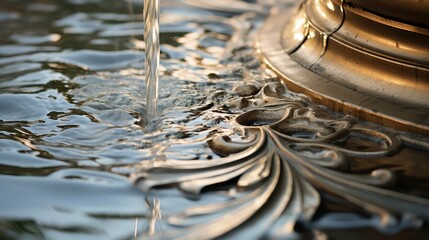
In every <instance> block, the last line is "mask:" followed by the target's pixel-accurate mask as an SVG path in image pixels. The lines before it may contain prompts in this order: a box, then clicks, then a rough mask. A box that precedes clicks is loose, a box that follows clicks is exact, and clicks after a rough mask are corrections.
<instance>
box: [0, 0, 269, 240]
mask: <svg viewBox="0 0 429 240" xmlns="http://www.w3.org/2000/svg"><path fill="white" fill-rule="evenodd" d="M132 4H133V5H132V6H133V7H132V9H134V11H135V12H134V13H132V14H130V12H129V9H130V7H129V6H128V1H117V0H102V1H101V0H65V1H54V0H47V1H46V0H44V1H42V0H38V1H32V2H31V3H28V1H24V0H5V1H2V3H1V4H0V21H1V24H2V26H3V27H2V28H0V33H1V34H2V36H3V37H2V38H1V39H0V178H1V180H0V191H1V197H0V219H1V220H0V239H23V238H27V239H76V238H80V239H129V238H130V237H132V236H134V234H135V233H136V232H137V233H138V234H139V235H140V234H142V233H143V232H146V233H150V232H152V231H154V230H156V231H159V230H160V228H161V229H162V226H160V225H159V223H157V224H155V225H154V219H156V214H154V213H155V212H156V206H157V204H156V200H155V199H147V198H146V194H145V193H143V192H142V191H141V190H140V189H138V188H136V187H134V186H133V184H132V183H131V182H130V181H129V179H128V176H129V174H130V173H132V172H134V167H135V166H136V165H138V164H140V162H142V161H147V160H150V159H159V160H162V159H166V158H174V159H181V160H192V159H218V158H219V156H218V155H216V154H214V153H213V151H212V150H211V149H210V148H209V145H208V143H207V141H208V140H209V139H211V138H212V137H213V136H214V135H216V134H230V133H232V132H233V130H232V128H231V127H230V120H231V119H232V118H233V117H234V116H235V115H234V111H239V110H238V109H237V110H233V109H226V108H225V107H223V106H224V105H225V104H226V103H228V102H230V101H232V102H231V104H232V103H234V101H233V100H234V99H236V94H235V93H232V92H231V89H233V87H234V86H235V85H236V84H238V83H242V82H246V83H247V84H254V85H255V86H257V87H258V88H260V86H262V85H263V84H264V82H267V81H273V79H272V75H271V73H269V72H265V71H263V70H260V69H259V68H258V67H259V61H258V60H257V59H255V58H254V55H253V54H254V53H253V48H252V39H251V38H249V40H248V41H245V40H244V39H246V38H245V37H240V36H241V35H237V31H236V28H237V27H241V26H245V27H247V29H250V30H251V31H253V30H254V29H255V28H254V25H255V26H256V25H257V23H258V22H260V21H261V15H255V16H253V17H250V18H249V17H240V14H237V13H234V12H232V13H231V12H229V11H211V10H207V9H206V10H204V9H198V8H193V7H191V6H189V5H185V4H184V3H183V1H170V0H169V1H163V2H161V4H162V6H161V10H162V13H161V15H160V19H161V21H160V22H161V25H160V39H159V40H160V49H161V54H160V66H159V73H160V78H159V84H160V85H161V86H163V87H162V88H161V89H159V96H160V98H159V102H158V104H159V108H158V117H159V118H160V122H161V123H160V124H159V125H158V126H157V129H156V130H155V131H151V132H148V130H147V129H146V128H145V127H143V126H146V125H147V124H148V122H149V117H148V116H147V115H146V111H145V109H147V106H146V101H145V100H144V97H145V96H144V94H143V93H144V91H145V89H146V86H142V83H143V82H144V81H145V72H144V71H143V70H142V69H143V67H144V64H145V57H144V52H143V50H144V47H145V46H144V41H143V40H144V39H143V38H142V36H141V29H143V18H142V13H141V10H140V9H142V8H143V6H142V1H133V3H132ZM252 22H255V23H252ZM239 34H244V33H239ZM246 34H247V33H246ZM232 38H234V39H237V40H240V41H235V40H234V41H231V39H232ZM243 40H244V41H243ZM236 48H241V50H240V51H238V52H239V53H241V54H238V55H237V56H236V57H235V59H226V56H228V55H230V53H231V51H232V50H234V49H236ZM252 55H253V56H252ZM142 89H143V91H142ZM163 194H164V193H163ZM168 196H169V197H168V198H169V200H168V201H170V202H172V203H175V204H176V203H180V204H181V206H182V207H186V206H189V205H192V204H193V201H191V200H187V199H183V197H182V196H181V194H180V193H179V192H175V191H173V192H170V193H168ZM216 199H219V196H214V197H213V198H212V199H208V200H207V201H214V200H216ZM166 203H167V202H166V201H161V204H160V206H161V207H165V206H168V204H166ZM170 208H171V207H170Z"/></svg>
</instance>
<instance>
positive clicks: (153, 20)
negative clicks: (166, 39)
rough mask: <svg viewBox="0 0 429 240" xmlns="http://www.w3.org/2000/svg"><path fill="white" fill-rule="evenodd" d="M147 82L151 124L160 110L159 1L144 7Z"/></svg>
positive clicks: (148, 118) (148, 117)
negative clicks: (158, 109)
mask: <svg viewBox="0 0 429 240" xmlns="http://www.w3.org/2000/svg"><path fill="white" fill-rule="evenodd" d="M143 18H144V36H143V37H144V40H145V43H146V47H145V53H146V60H145V81H146V115H147V121H148V122H150V121H151V120H152V119H153V118H155V117H156V115H157V108H158V79H159V76H158V66H159V0H145V1H144V7H143Z"/></svg>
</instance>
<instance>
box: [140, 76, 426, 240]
mask: <svg viewBox="0 0 429 240" xmlns="http://www.w3.org/2000/svg"><path fill="white" fill-rule="evenodd" d="M239 101H240V104H239V105H240V106H241V107H242V108H243V110H244V112H243V113H242V114H240V115H238V116H237V117H236V118H235V122H234V124H236V125H237V128H238V131H239V132H241V135H242V139H241V140H240V141H232V140H231V139H230V138H229V137H228V136H216V137H214V138H213V139H212V140H211V141H210V146H211V148H212V149H213V151H214V152H215V153H217V154H219V155H220V156H223V157H222V158H220V159H214V160H185V161H184V160H174V159H167V160H161V161H147V162H143V163H141V165H140V166H139V167H138V169H137V173H135V174H134V175H133V176H132V179H133V181H134V182H135V183H136V184H137V186H138V187H139V188H140V189H142V190H143V191H145V192H149V191H150V190H151V189H154V188H158V187H171V188H178V189H180V190H182V191H183V192H185V193H186V195H188V196H194V197H198V196H200V195H201V194H204V193H202V191H203V189H204V192H210V191H216V189H217V188H218V187H219V186H224V187H225V188H228V189H229V192H231V193H234V194H232V196H231V198H229V199H228V200H225V201H223V202H217V203H213V204H202V205H197V206H195V207H190V208H188V209H186V210H185V211H183V212H181V213H179V214H174V215H171V216H169V217H168V219H167V222H168V224H169V225H171V226H173V228H171V230H169V231H166V232H162V233H159V234H155V235H153V236H150V237H152V238H155V239H157V238H161V239H166V238H176V239H211V238H218V237H226V238H230V239H235V238H236V237H240V239H259V238H269V239H284V238H295V237H297V236H299V235H298V233H297V232H296V225H297V224H298V223H299V224H301V225H302V226H304V227H306V228H309V229H323V228H341V227H342V228H353V227H363V226H364V227H365V226H366V227H368V226H369V227H374V228H377V229H378V230H379V231H381V232H384V233H395V232H398V231H400V230H402V229H404V228H408V227H414V228H416V227H420V226H421V225H422V224H423V222H424V221H427V220H429V201H428V200H427V199H425V198H422V197H419V196H414V195H410V194H406V193H402V192H398V191H395V190H392V189H394V187H395V184H396V183H397V179H398V178H397V174H396V172H395V171H394V169H393V170H392V169H389V168H385V167H383V166H381V167H379V168H376V169H373V170H372V171H370V172H369V173H368V174H361V173H353V172H351V171H350V164H351V160H352V159H354V158H360V159H366V160H367V161H371V160H373V159H377V158H384V157H389V156H392V155H395V154H397V153H398V152H399V151H400V149H401V148H402V147H404V146H406V147H409V148H416V149H423V150H425V151H428V150H429V141H428V139H426V138H425V137H421V136H414V135H410V134H408V133H402V132H394V131H393V130H389V129H386V128H380V127H377V126H374V125H371V124H368V123H358V121H356V120H355V119H354V118H353V117H350V116H339V115H338V114H335V113H333V112H330V111H328V110H326V108H324V107H321V106H318V105H315V104H314V103H312V102H311V101H310V100H308V98H307V97H306V96H305V95H301V94H297V93H292V92H290V91H288V90H287V88H286V87H285V86H284V85H283V84H280V83H270V84H267V85H265V86H264V87H263V88H262V89H261V90H260V91H259V93H258V94H256V95H254V96H250V97H244V98H241V99H240V100H239ZM329 196H332V197H334V198H335V199H340V200H341V202H344V203H347V204H349V205H351V206H354V207H355V208H356V207H357V208H359V209H360V210H361V211H363V212H365V213H366V214H367V215H369V216H370V217H369V219H368V218H366V220H365V218H364V217H361V216H360V215H358V214H352V213H329V212H328V213H325V214H322V216H321V217H318V219H317V220H315V214H316V212H317V211H318V209H319V208H320V206H321V204H322V203H323V201H325V200H326V199H327V198H329ZM237 239H238V238H237Z"/></svg>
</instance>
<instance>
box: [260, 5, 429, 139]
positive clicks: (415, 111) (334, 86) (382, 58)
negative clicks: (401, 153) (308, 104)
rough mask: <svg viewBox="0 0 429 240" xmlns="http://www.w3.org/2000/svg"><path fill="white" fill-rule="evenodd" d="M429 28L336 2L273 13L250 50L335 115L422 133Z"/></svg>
mask: <svg viewBox="0 0 429 240" xmlns="http://www.w3.org/2000/svg"><path fill="white" fill-rule="evenodd" d="M428 42H429V29H425V28H422V27H420V26H415V27H413V25H411V23H408V22H396V21H394V20H391V19H386V18H385V17H381V16H377V15H375V14H373V13H371V12H367V11H365V10H363V9H361V8H358V7H355V6H350V5H349V4H346V3H344V2H340V1H330V0H308V1H306V2H304V3H303V4H300V5H297V6H296V7H295V8H292V9H285V10H278V11H277V13H273V14H272V15H271V16H270V17H269V18H268V19H267V20H266V22H265V23H264V25H263V26H262V28H261V30H260V32H259V34H258V37H257V40H256V48H257V50H258V53H259V54H260V56H261V57H262V60H263V62H264V63H265V64H266V65H267V66H268V67H269V68H271V69H272V70H273V71H274V72H276V73H277V75H279V76H280V77H281V78H282V79H284V80H285V81H286V83H287V85H288V87H289V88H290V89H291V90H293V91H298V92H303V93H305V94H307V95H309V96H311V97H312V98H313V99H314V100H315V101H317V102H318V103H320V104H323V105H325V106H327V107H329V108H330V109H333V110H335V111H340V112H344V113H346V114H351V115H354V116H356V117H358V118H360V119H364V120H368V121H371V122H375V123H378V124H381V125H384V126H388V127H392V128H395V129H399V130H405V131H412V132H417V133H425V134H428V133H429V45H428V44H427V43H428Z"/></svg>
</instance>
